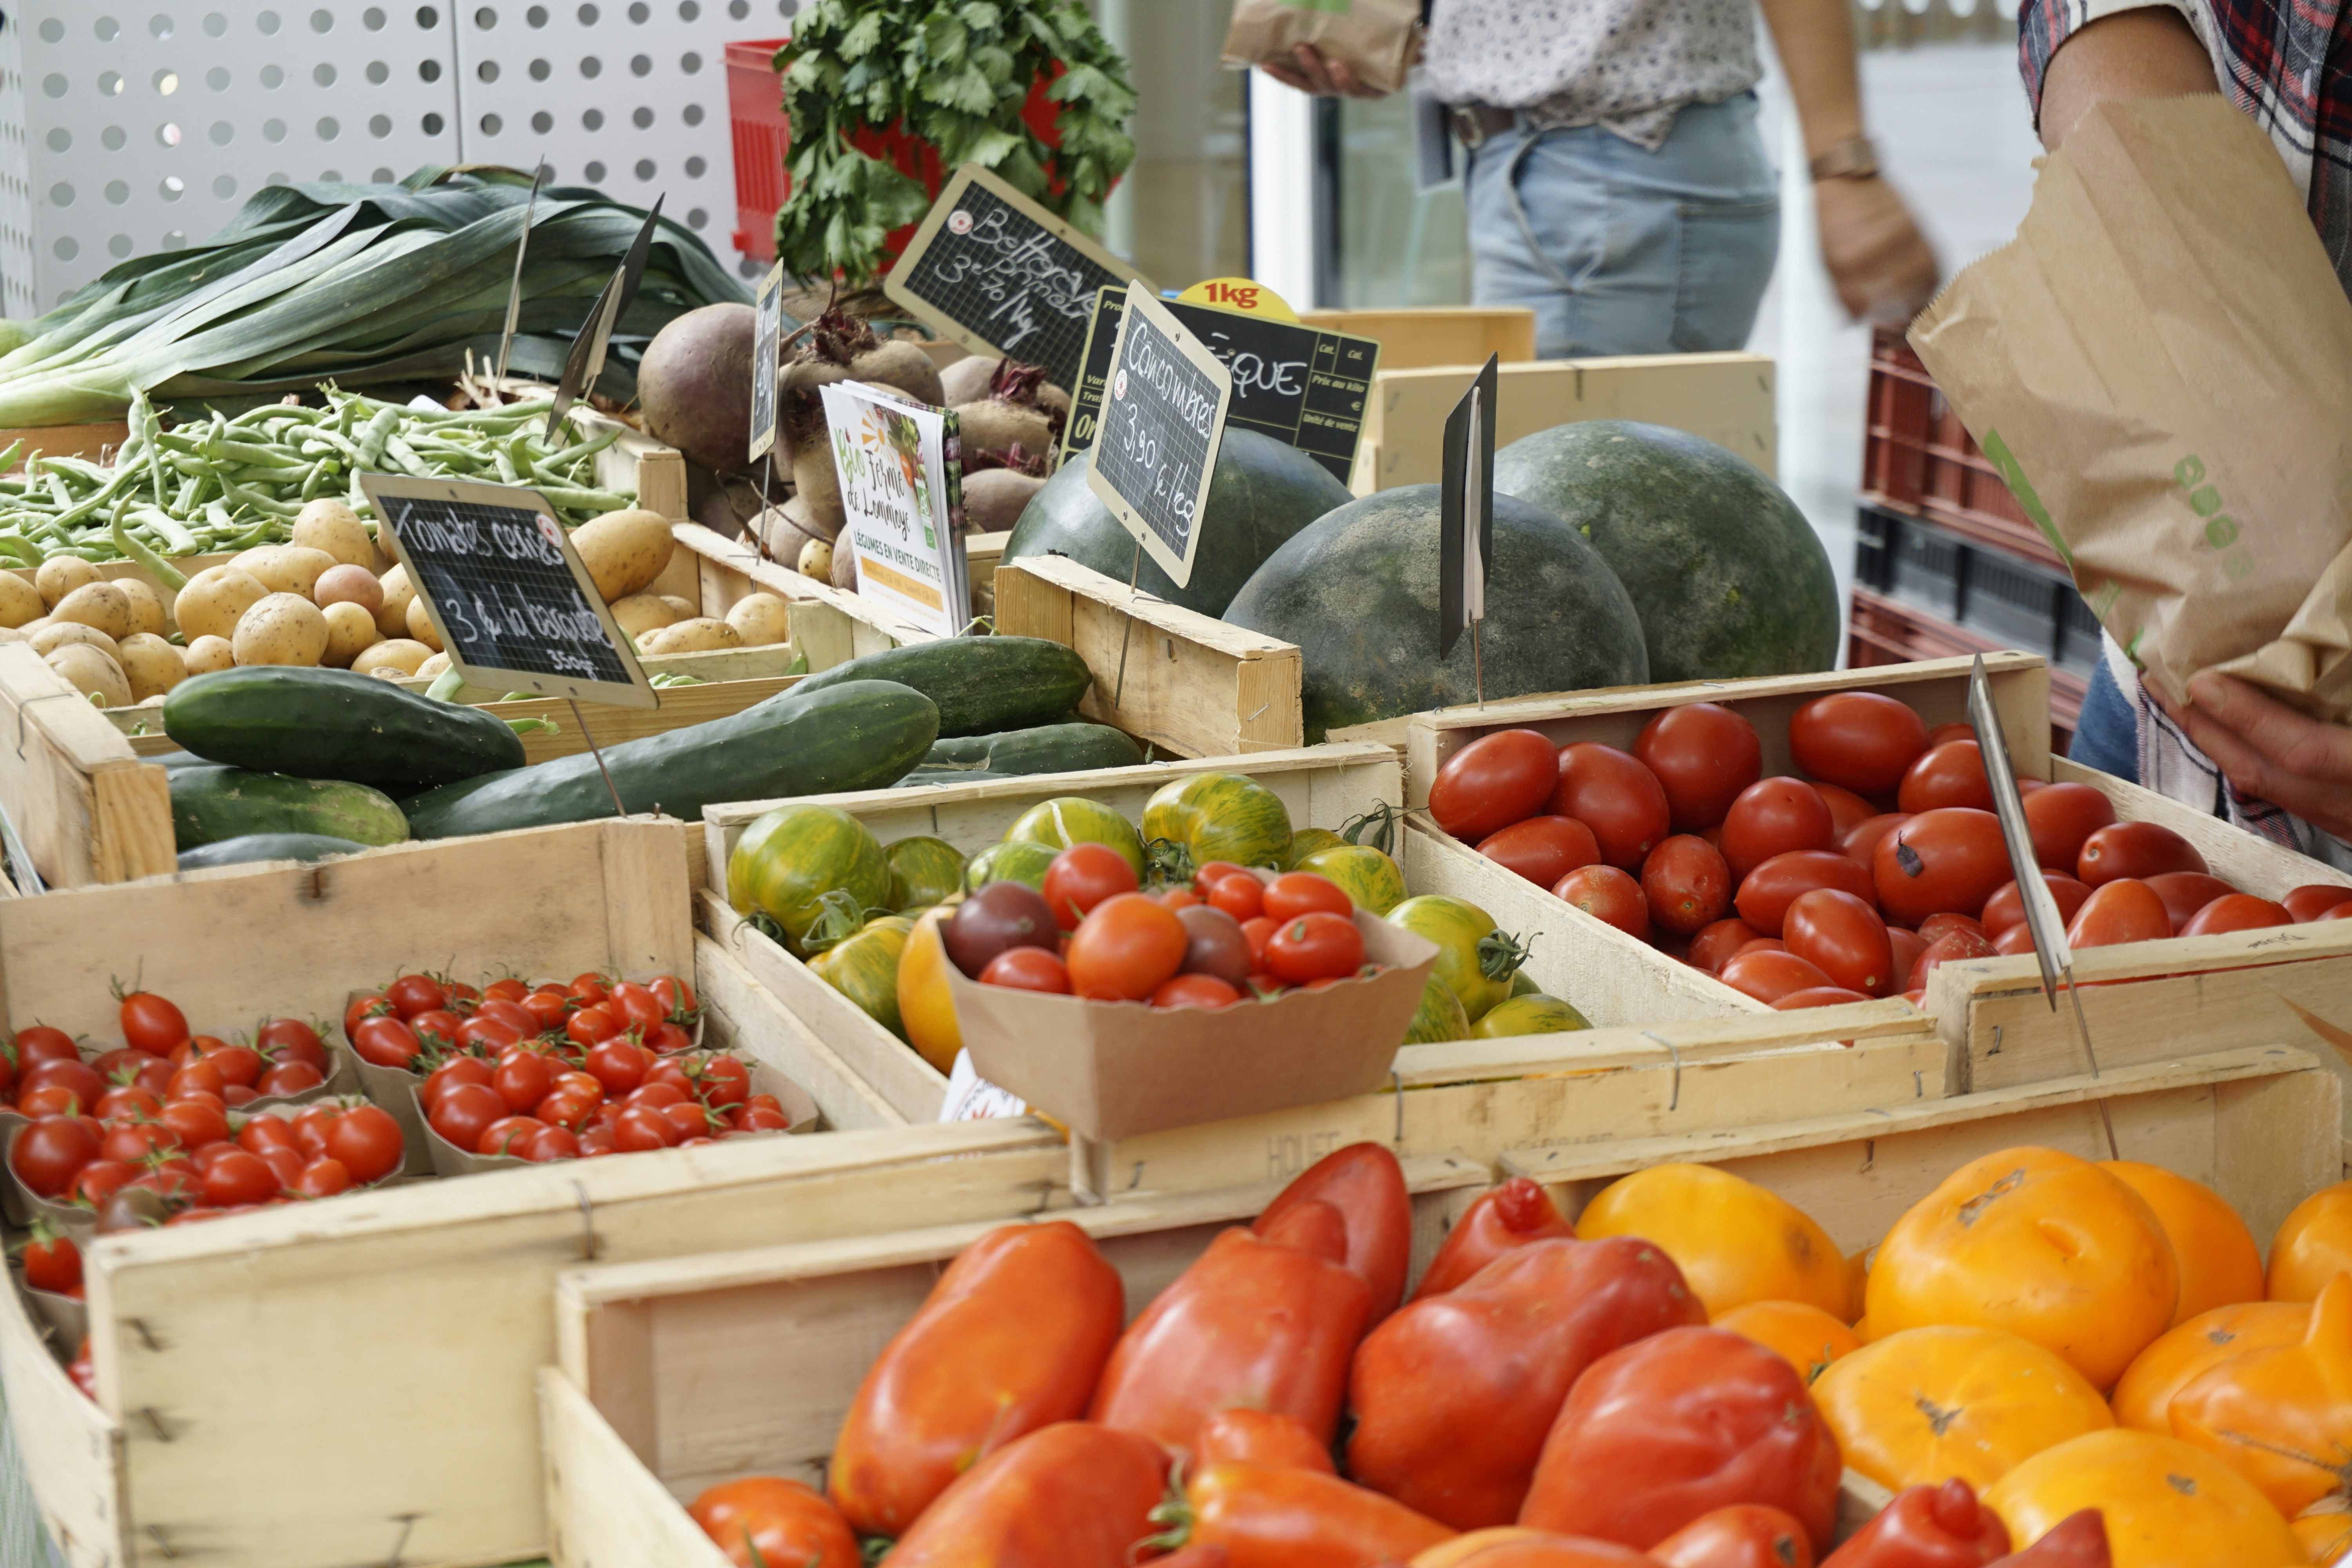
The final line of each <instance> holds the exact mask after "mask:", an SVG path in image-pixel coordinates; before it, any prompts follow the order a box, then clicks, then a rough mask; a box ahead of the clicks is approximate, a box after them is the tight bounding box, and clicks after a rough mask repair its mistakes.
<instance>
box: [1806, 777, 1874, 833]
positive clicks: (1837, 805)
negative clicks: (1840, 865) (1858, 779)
mask: <svg viewBox="0 0 2352 1568" xmlns="http://www.w3.org/2000/svg"><path fill="white" fill-rule="evenodd" d="M1813 793H1814V794H1816V795H1820V796H1821V797H1822V805H1826V806H1828V807H1829V808H1830V831H1831V832H1832V833H1834V834H1835V835H1836V836H1837V844H1836V845H1835V846H1834V847H1838V848H1843V847H1844V844H1845V836H1846V835H1847V834H1849V833H1851V832H1853V830H1854V829H1855V828H1857V827H1859V826H1862V825H1863V824H1864V823H1865V822H1868V821H1869V820H1870V819H1871V818H1872V817H1874V816H1878V815H1879V811H1878V807H1876V806H1874V805H1872V804H1871V803H1870V802H1868V801H1866V800H1864V799H1863V798H1862V796H1860V795H1856V794H1854V793H1853V791H1852V790H1850V789H1840V788H1839V787H1838V786H1837V785H1835V784H1815V785H1813Z"/></svg>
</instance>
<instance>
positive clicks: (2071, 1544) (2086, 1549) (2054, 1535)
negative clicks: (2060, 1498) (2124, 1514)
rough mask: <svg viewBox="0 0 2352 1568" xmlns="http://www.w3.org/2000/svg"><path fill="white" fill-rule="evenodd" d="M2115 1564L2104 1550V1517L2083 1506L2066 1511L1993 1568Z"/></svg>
mask: <svg viewBox="0 0 2352 1568" xmlns="http://www.w3.org/2000/svg"><path fill="white" fill-rule="evenodd" d="M2114 1563H2115V1558H2114V1557H2113V1556H2112V1555H2110V1554H2109V1552H2108V1551H2107V1521H2106V1517H2105V1515H2104V1514H2102V1513H2100V1512H2099V1510H2097V1509H2095V1508H2086V1509H2084V1510H2082V1511H2081V1512H2080V1513H2070V1514H2068V1515H2067V1516H2066V1517H2065V1518H2063V1519H2062V1520H2060V1521H2058V1522H2057V1523H2056V1524H2054V1525H2053V1526H2051V1528H2050V1532H2049V1533H2048V1534H2046V1535H2044V1536H2043V1537H2042V1539H2041V1540H2039V1541H2037V1542H2034V1543H2033V1544H2032V1545H2031V1546H2029V1547H2027V1548H2026V1549H2025V1550H2024V1551H2022V1552H2017V1553H2015V1554H2014V1555H2011V1556H2008V1557H2004V1558H2002V1559H2001V1560H2000V1562H1998V1563H1994V1564H1993V1565H1992V1568H2114Z"/></svg>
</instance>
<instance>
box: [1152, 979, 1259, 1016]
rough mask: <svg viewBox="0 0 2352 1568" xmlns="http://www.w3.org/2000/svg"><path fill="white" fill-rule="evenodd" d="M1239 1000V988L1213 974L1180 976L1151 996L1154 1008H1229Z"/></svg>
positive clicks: (1240, 997)
mask: <svg viewBox="0 0 2352 1568" xmlns="http://www.w3.org/2000/svg"><path fill="white" fill-rule="evenodd" d="M1241 999H1242V994H1241V989H1240V987H1238V986H1234V985H1228V984H1225V983H1224V982H1223V981H1222V980H1220V979H1218V978H1217V977H1216V976H1215V975H1213V974H1180V975H1178V976H1177V977H1176V978H1175V979H1173V980H1171V981H1170V982H1168V983H1167V984H1165V985H1162V986H1161V987H1160V989H1159V990H1157V991H1154V992H1153V993H1152V994H1151V1005H1153V1006H1155V1007H1208V1008H1217V1007H1230V1006H1232V1005H1234V1003H1236V1002H1238V1001H1240V1000H1241Z"/></svg>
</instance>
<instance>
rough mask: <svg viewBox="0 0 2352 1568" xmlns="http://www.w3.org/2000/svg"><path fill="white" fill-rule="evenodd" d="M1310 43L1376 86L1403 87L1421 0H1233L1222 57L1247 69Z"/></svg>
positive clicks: (1414, 51) (1417, 50)
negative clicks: (1230, 22) (1230, 20)
mask: <svg viewBox="0 0 2352 1568" xmlns="http://www.w3.org/2000/svg"><path fill="white" fill-rule="evenodd" d="M1301 44H1312V45H1314V46H1315V47H1316V48H1317V49H1318V51H1320V52H1321V53H1322V54H1324V55H1326V56H1328V57H1329V58H1332V59H1335V60H1338V61H1339V63H1340V64H1342V65H1344V66H1346V67H1347V68H1349V70H1351V71H1353V72H1354V73H1355V74H1356V79H1358V80H1359V81H1361V82H1363V83H1364V84H1365V85H1367V86H1369V87H1376V88H1378V89H1381V91H1382V92H1397V91H1400V90H1402V89H1403V87H1404V74H1405V72H1406V71H1407V70H1409V69H1411V68H1412V63H1413V61H1414V60H1416V59H1418V58H1420V56H1421V0H1234V21H1233V26H1230V27H1228V28H1226V29H1225V47H1224V51H1223V53H1224V63H1225V64H1226V65H1228V66H1230V67H1232V68H1234V69H1235V70H1247V69H1248V68H1250V67H1252V66H1257V65H1264V64H1265V63H1266V62H1267V61H1268V60H1272V61H1274V62H1275V63H1276V64H1281V63H1283V62H1285V61H1286V60H1288V59H1289V58H1290V51H1291V50H1293V49H1295V48H1297V47H1298V46H1299V45H1301Z"/></svg>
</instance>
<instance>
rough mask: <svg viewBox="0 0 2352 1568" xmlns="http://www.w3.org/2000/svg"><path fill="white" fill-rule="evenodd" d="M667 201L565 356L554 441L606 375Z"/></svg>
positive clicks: (553, 414) (658, 203)
mask: <svg viewBox="0 0 2352 1568" xmlns="http://www.w3.org/2000/svg"><path fill="white" fill-rule="evenodd" d="M667 199H668V198H667V197H666V196H656V197H655V198H654V207H653V211H651V212H649V213H647V214H646V221H645V222H644V224H643V225H641V226H639V227H638V229H637V237H636V238H635V239H633V240H631V241H630V242H629V248H628V251H627V253H626V254H625V255H624V256H623V257H622V258H621V264H620V265H619V266H618V267H616V268H613V276H612V277H610V278H608V279H605V280H604V292H603V293H601V294H598V295H597V296H596V303H595V304H594V305H593V306H592V307H590V309H589V311H588V319H587V320H586V321H583V322H581V323H580V332H579V335H578V336H576V337H574V338H573V339H572V352H571V353H567V354H565V355H564V356H563V379H562V381H560V382H558V383H557V384H556V386H555V406H553V407H552V408H551V409H549V410H548V411H547V438H548V439H549V440H551V441H552V440H554V439H555V429H556V426H559V425H561V424H562V423H563V416H565V415H566V414H569V413H571V412H572V405H573V404H574V403H576V402H578V401H579V400H580V399H581V398H583V397H585V396H587V395H589V394H590V393H593V392H594V391H595V390H596V378H597V377H598V376H600V375H602V374H604V351H605V349H606V348H607V347H608V346H610V344H611V343H612V341H613V328H614V326H615V325H617V324H618V323H619V321H620V320H621V318H622V317H623V316H624V315H625V314H627V313H628V309H629V307H630V306H631V305H632V304H634V303H635V301H636V298H637V284H638V282H639V281H640V280H641V279H643V278H644V277H645V275H646V258H647V257H648V256H650V255H652V254H653V247H654V228H655V226H656V225H658V224H659V223H660V222H661V210H662V203H663V202H664V201H666V200H667Z"/></svg>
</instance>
